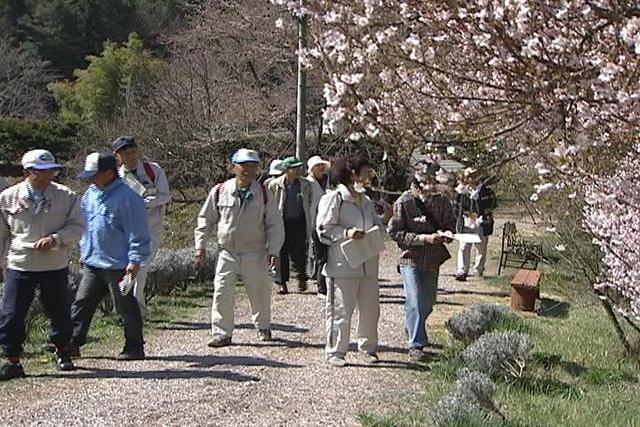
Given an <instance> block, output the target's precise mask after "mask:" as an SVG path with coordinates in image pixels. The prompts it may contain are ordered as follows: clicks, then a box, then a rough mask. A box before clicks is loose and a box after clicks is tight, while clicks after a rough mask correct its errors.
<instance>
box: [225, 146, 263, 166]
mask: <svg viewBox="0 0 640 427" xmlns="http://www.w3.org/2000/svg"><path fill="white" fill-rule="evenodd" d="M249 162H253V163H260V156H259V155H258V152H257V151H255V150H249V149H248V148H240V149H238V150H236V152H235V153H233V156H231V163H249Z"/></svg>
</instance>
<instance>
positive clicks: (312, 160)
mask: <svg viewBox="0 0 640 427" xmlns="http://www.w3.org/2000/svg"><path fill="white" fill-rule="evenodd" d="M321 164H325V165H327V167H331V162H330V161H329V160H324V159H323V158H322V157H320V156H313V157H311V158H310V159H309V160H307V167H308V168H309V172H311V169H313V167H314V166H317V165H321Z"/></svg>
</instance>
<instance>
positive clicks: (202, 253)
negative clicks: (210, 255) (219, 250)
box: [196, 249, 207, 265]
mask: <svg viewBox="0 0 640 427" xmlns="http://www.w3.org/2000/svg"><path fill="white" fill-rule="evenodd" d="M206 261H207V250H206V249H198V250H196V263H197V264H198V265H204V264H205V262H206Z"/></svg>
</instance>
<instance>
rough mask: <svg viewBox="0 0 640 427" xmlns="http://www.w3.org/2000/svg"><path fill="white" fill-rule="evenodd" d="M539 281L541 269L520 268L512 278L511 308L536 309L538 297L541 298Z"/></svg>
mask: <svg viewBox="0 0 640 427" xmlns="http://www.w3.org/2000/svg"><path fill="white" fill-rule="evenodd" d="M539 281H540V272H539V271H537V270H523V269H521V270H518V272H517V273H516V275H515V276H513V280H511V308H512V309H513V310H522V311H534V310H535V306H536V299H538V298H540V288H539V286H538V282H539Z"/></svg>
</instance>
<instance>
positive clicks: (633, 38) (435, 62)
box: [272, 0, 640, 348]
mask: <svg viewBox="0 0 640 427" xmlns="http://www.w3.org/2000/svg"><path fill="white" fill-rule="evenodd" d="M272 1H273V2H274V3H277V4H281V5H283V6H286V7H288V8H289V9H290V10H291V11H292V12H293V13H294V14H296V15H301V14H306V15H308V16H310V17H311V18H312V25H311V28H312V34H313V37H314V45H313V46H312V47H310V48H309V49H308V51H307V52H305V61H306V62H307V63H309V64H310V66H314V64H315V65H317V66H320V67H322V69H323V70H324V72H325V88H324V96H325V100H326V104H327V108H326V110H325V112H324V119H325V123H326V124H327V125H328V127H329V128H333V129H336V128H340V127H341V126H342V127H346V128H348V129H350V130H351V138H352V139H353V140H358V139H360V138H363V137H367V138H377V139H379V140H381V141H383V143H384V144H386V145H387V146H388V147H389V148H390V149H395V150H397V151H399V152H401V153H409V152H411V151H412V150H413V149H414V148H416V147H424V146H425V145H426V144H429V143H434V142H449V141H451V140H454V141H455V142H456V143H458V144H461V145H466V146H468V147H471V148H472V149H473V150H478V149H486V150H495V149H496V143H497V142H499V147H500V148H499V150H500V154H501V156H497V158H498V162H500V164H502V163H504V162H509V161H511V163H515V164H517V165H518V166H519V167H522V168H526V169H528V170H529V171H534V172H535V174H536V175H537V176H539V183H538V184H537V185H536V186H535V190H534V191H535V192H534V194H532V195H531V202H537V201H541V202H542V201H544V200H545V199H548V198H550V197H558V196H561V197H564V198H565V199H567V198H568V199H569V200H571V203H570V204H571V205H572V206H578V209H580V207H581V206H582V205H583V204H584V203H585V202H586V203H587V208H586V211H585V213H586V217H585V218H586V219H585V223H584V225H585V227H587V228H588V230H587V231H589V230H590V231H591V232H593V234H594V235H595V242H596V243H597V244H598V245H599V247H600V250H601V251H602V253H601V255H602V257H601V259H600V261H601V265H602V272H603V273H602V274H601V275H600V276H599V279H598V280H597V283H596V284H595V289H596V291H597V292H598V293H599V294H600V295H601V296H602V297H604V298H607V299H606V301H605V308H607V310H608V312H609V313H610V317H611V318H612V320H614V322H616V320H615V316H613V314H612V312H611V306H610V305H609V302H613V303H614V304H615V306H616V307H617V308H618V309H619V310H620V311H621V312H622V313H624V314H625V315H626V316H627V318H628V319H629V316H632V317H636V318H637V315H638V305H639V304H640V292H639V291H638V289H640V288H639V287H640V283H638V280H637V279H638V278H637V276H629V275H627V276H625V274H626V273H628V271H630V270H631V268H630V267H628V266H629V265H630V266H635V265H636V264H637V260H638V246H637V242H635V243H634V241H632V240H628V239H623V238H622V236H623V234H622V233H624V230H625V229H628V230H634V229H637V227H638V223H637V219H634V218H631V217H630V216H629V215H623V214H622V210H623V207H624V206H626V205H625V203H626V202H624V201H620V202H619V203H620V205H615V204H614V205H613V206H611V208H609V207H608V205H607V204H597V203H596V201H597V200H609V199H607V197H608V198H612V197H613V198H616V199H620V200H624V198H620V196H621V195H622V193H620V191H623V190H620V189H619V187H620V182H621V181H620V180H619V179H620V178H616V177H621V176H624V177H625V179H631V178H633V179H634V180H632V181H630V182H633V183H636V186H635V187H631V188H630V189H629V190H628V191H631V192H633V191H636V189H637V182H638V174H639V172H637V170H638V168H637V167H636V168H635V169H634V168H633V167H630V166H622V169H621V170H619V171H618V172H617V173H616V174H614V175H613V176H612V177H610V178H607V177H606V175H605V174H604V173H603V172H605V171H607V170H614V169H613V168H614V167H615V165H616V162H617V161H618V160H619V159H621V158H624V156H625V155H626V153H628V152H629V151H630V150H632V149H633V147H634V146H635V145H636V144H638V142H640V138H639V134H640V61H639V57H640V5H638V3H637V2H636V1H631V0H628V1H625V0H580V1H578V0H478V1H475V2H468V1H460V0H442V1H437V2H436V1H429V0H385V1H382V0H359V1H348V0H337V1H336V0H306V1H305V2H304V6H301V5H300V3H299V2H298V1H287V0H272ZM629 156H631V157H630V158H631V159H637V153H636V152H635V151H633V152H632V154H630V155H629ZM634 161H637V160H629V158H628V159H627V160H625V162H626V163H625V165H627V164H631V163H633V162H634ZM597 176H603V178H597ZM630 205H633V203H630ZM614 217H615V222H613V223H612V221H613V218H614ZM635 218H637V215H636V216H635ZM556 220H557V219H556ZM612 226H615V227H613V229H611V227H612ZM561 237H562V238H564V239H565V240H566V241H567V242H568V243H571V239H572V238H573V239H574V240H575V236H571V235H566V236H561ZM631 239H633V238H631ZM634 245H635V246H634ZM561 246H562V247H563V248H564V247H569V245H568V244H567V245H561ZM559 247H560V246H559ZM586 258H589V257H586ZM625 263H626V264H625ZM623 264H624V265H627V267H624V266H623ZM596 276H597V274H596V275H593V277H596ZM623 278H624V279H623ZM616 327H617V329H618V330H619V332H620V328H619V325H618V324H617V322H616ZM623 342H626V341H624V339H623ZM625 346H627V348H628V345H627V344H625Z"/></svg>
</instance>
